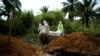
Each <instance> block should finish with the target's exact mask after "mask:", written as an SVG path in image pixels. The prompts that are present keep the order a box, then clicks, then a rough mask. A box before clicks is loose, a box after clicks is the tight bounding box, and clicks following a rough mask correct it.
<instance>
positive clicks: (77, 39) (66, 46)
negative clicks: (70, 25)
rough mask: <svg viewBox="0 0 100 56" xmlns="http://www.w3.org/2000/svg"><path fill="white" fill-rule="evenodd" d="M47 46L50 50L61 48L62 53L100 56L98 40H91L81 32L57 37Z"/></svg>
mask: <svg viewBox="0 0 100 56" xmlns="http://www.w3.org/2000/svg"><path fill="white" fill-rule="evenodd" d="M48 45H49V47H50V49H52V50H58V49H61V48H63V51H67V52H80V53H85V54H87V55H90V56H91V55H100V39H96V38H93V37H91V36H89V35H88V34H85V33H83V32H75V33H72V34H69V35H66V36H61V37H57V38H55V39H53V40H52V41H51V42H50V43H49V44H48Z"/></svg>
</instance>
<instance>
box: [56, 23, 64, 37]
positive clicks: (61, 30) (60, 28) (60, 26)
mask: <svg viewBox="0 0 100 56" xmlns="http://www.w3.org/2000/svg"><path fill="white" fill-rule="evenodd" d="M57 31H60V32H61V34H62V35H63V34H64V30H63V24H62V21H59V24H58V29H57Z"/></svg>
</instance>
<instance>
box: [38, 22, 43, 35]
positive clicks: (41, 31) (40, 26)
mask: <svg viewBox="0 0 100 56" xmlns="http://www.w3.org/2000/svg"><path fill="white" fill-rule="evenodd" d="M38 31H39V35H41V34H42V33H43V25H42V24H41V23H39V26H38Z"/></svg>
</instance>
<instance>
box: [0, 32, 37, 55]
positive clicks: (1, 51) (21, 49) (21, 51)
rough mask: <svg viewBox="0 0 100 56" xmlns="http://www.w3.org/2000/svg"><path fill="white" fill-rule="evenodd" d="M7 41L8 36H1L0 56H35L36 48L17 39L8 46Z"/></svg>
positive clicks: (13, 39)
mask: <svg viewBox="0 0 100 56" xmlns="http://www.w3.org/2000/svg"><path fill="white" fill-rule="evenodd" d="M7 39H8V36H7V35H3V34H0V56H34V54H35V52H36V47H32V46H31V45H30V44H28V43H26V42H24V41H22V40H19V39H17V38H15V37H11V38H10V40H11V41H10V44H8V42H7Z"/></svg>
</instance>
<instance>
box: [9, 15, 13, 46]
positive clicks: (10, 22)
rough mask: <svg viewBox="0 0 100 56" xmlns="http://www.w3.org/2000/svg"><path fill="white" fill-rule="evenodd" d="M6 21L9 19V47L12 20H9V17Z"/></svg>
mask: <svg viewBox="0 0 100 56" xmlns="http://www.w3.org/2000/svg"><path fill="white" fill-rule="evenodd" d="M8 19H9V32H8V34H9V37H8V44H9V45H10V44H11V31H12V19H11V18H10V16H9V17H8Z"/></svg>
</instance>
